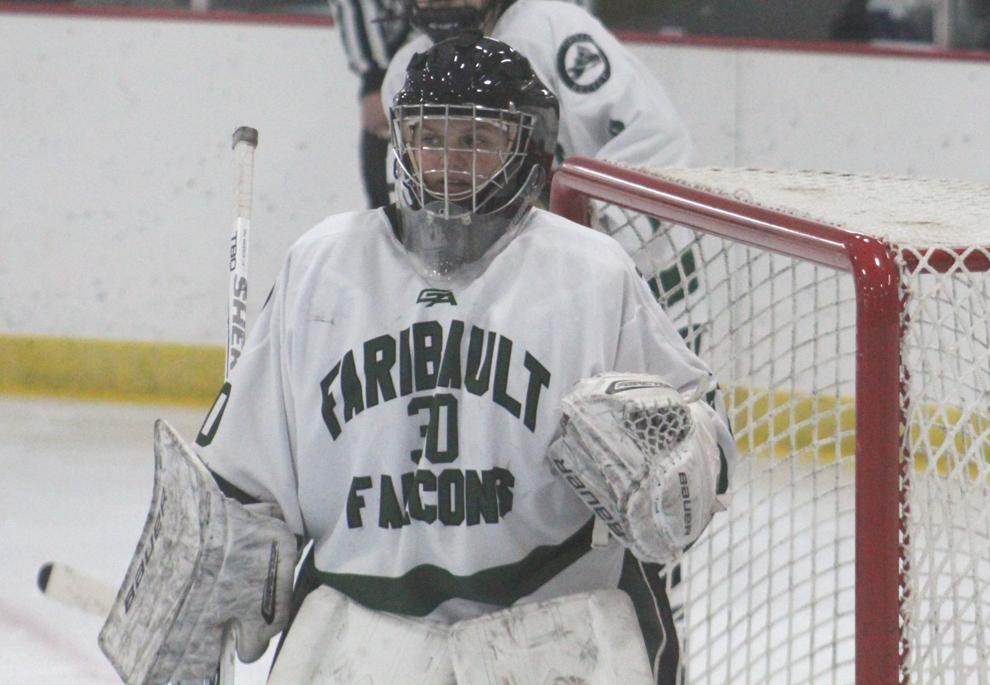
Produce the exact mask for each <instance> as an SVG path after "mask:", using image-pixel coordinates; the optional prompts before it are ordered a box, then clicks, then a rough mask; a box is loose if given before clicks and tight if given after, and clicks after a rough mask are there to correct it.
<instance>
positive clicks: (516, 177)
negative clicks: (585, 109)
mask: <svg viewBox="0 0 990 685" xmlns="http://www.w3.org/2000/svg"><path fill="white" fill-rule="evenodd" d="M558 118H559V106H558V103H557V98H556V96H554V94H553V93H552V92H550V90H549V89H548V88H547V87H546V86H545V85H544V84H543V82H542V81H540V79H539V77H537V75H536V74H535V73H534V71H533V69H532V67H531V66H530V63H529V60H527V59H526V58H525V57H523V56H522V55H521V54H519V53H518V52H516V51H515V50H513V49H512V48H511V47H509V46H508V45H506V44H505V43H501V42H499V41H497V40H493V39H491V38H484V37H482V36H481V34H478V33H466V34H461V35H459V36H456V37H454V38H449V39H447V40H445V41H441V42H440V43H437V44H436V45H434V46H433V47H432V48H430V49H429V50H428V51H426V52H424V53H417V54H416V55H414V56H413V58H412V59H411V60H410V62H409V67H408V69H407V70H406V82H405V85H404V86H403V88H402V90H400V91H399V92H398V93H397V94H396V96H395V98H394V100H393V101H392V107H391V119H392V143H393V146H394V149H395V151H396V156H397V162H398V166H399V169H398V178H399V180H400V181H401V182H402V184H403V186H404V187H405V190H406V191H407V192H408V194H409V196H410V197H409V198H408V199H409V200H410V204H411V205H412V206H423V205H425V204H426V201H427V200H429V199H431V197H430V196H432V199H444V200H450V197H449V194H448V196H447V197H444V198H439V197H438V193H436V192H432V193H431V191H430V189H429V188H428V187H426V184H425V183H424V178H423V171H424V169H423V167H422V164H421V162H422V159H423V157H422V155H423V150H430V151H437V148H429V147H423V146H416V145H415V143H416V141H415V140H411V139H410V137H411V133H410V132H411V130H412V129H414V128H415V127H420V128H422V127H424V125H425V126H427V127H428V126H430V125H432V126H434V127H436V126H438V125H440V124H436V123H434V122H443V126H444V127H445V129H444V130H445V131H446V127H450V126H452V124H450V123H448V122H451V121H455V120H460V121H470V122H473V125H474V126H475V127H477V128H480V127H481V126H482V125H488V126H495V127H501V128H502V129H503V130H506V131H510V132H511V135H510V137H511V141H510V142H511V144H512V149H511V150H507V151H505V155H504V162H505V163H504V165H503V166H502V168H500V169H499V170H498V174H497V175H495V176H494V177H493V178H492V179H491V182H488V179H486V180H485V181H486V182H485V187H484V188H474V189H473V190H475V191H477V192H476V193H474V194H473V196H472V197H471V198H470V200H471V201H470V202H469V203H465V202H463V201H461V200H464V199H467V198H455V201H456V202H458V204H459V205H460V206H461V208H462V209H464V210H466V211H469V212H471V213H473V214H488V213H495V212H504V211H506V210H516V209H518V205H519V204H520V203H521V202H525V201H526V200H530V199H532V197H533V196H535V195H536V194H537V193H538V192H539V190H540V187H541V186H542V185H543V183H545V182H546V179H547V178H549V174H550V166H551V164H552V162H553V155H554V150H555V149H556V145H557V126H558ZM414 148H415V149H414ZM447 150H453V148H444V151H447ZM445 164H446V162H445ZM445 168H446V167H445ZM534 186H535V187H534ZM468 205H470V206H468Z"/></svg>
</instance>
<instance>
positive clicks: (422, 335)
mask: <svg viewBox="0 0 990 685" xmlns="http://www.w3.org/2000/svg"><path fill="white" fill-rule="evenodd" d="M412 336H413V368H414V372H413V376H414V378H415V380H416V390H417V391H421V390H433V388H435V387H437V373H438V372H439V371H440V355H441V354H442V352H443V328H442V327H441V326H440V324H439V323H437V322H436V321H420V322H418V323H414V324H413V327H412Z"/></svg>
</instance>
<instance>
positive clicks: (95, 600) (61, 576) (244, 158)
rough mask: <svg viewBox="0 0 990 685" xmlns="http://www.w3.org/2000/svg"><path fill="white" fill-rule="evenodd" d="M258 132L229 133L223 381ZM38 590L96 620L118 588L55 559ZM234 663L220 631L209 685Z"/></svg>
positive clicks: (238, 338)
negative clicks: (231, 211) (230, 217)
mask: <svg viewBox="0 0 990 685" xmlns="http://www.w3.org/2000/svg"><path fill="white" fill-rule="evenodd" d="M257 145H258V131H257V129H254V128H251V127H249V126H241V127H239V128H238V129H237V130H236V131H234V135H233V148H234V160H235V169H236V172H235V173H236V182H235V188H234V198H235V218H234V223H233V227H232V230H231V235H230V252H229V261H228V269H229V272H230V276H229V281H228V289H227V344H226V355H225V361H224V381H225V382H226V381H227V379H228V378H229V375H230V372H231V370H232V369H233V368H234V366H235V365H236V364H237V360H238V359H239V358H240V354H241V350H242V349H243V346H244V341H245V338H246V334H247V288H248V281H247V260H248V237H249V232H250V225H251V201H252V193H253V185H254V183H253V182H254V150H255V148H256V147H257ZM38 588H39V589H40V590H41V592H42V594H44V595H45V596H47V597H50V598H51V599H54V600H56V601H58V602H61V603H62V604H65V605H67V606H72V607H75V608H77V609H82V610H83V611H86V612H87V613H91V614H94V615H97V616H100V617H101V618H106V616H107V615H108V614H109V613H110V609H111V607H112V606H113V603H114V600H115V598H116V594H117V591H116V589H115V588H114V587H112V586H110V585H109V584H108V583H104V582H103V581H100V580H97V579H95V578H92V577H91V576H88V575H86V574H85V573H82V572H80V571H77V570H75V569H73V568H72V567H71V566H68V565H66V564H62V563H58V562H48V563H46V564H43V565H42V567H41V569H40V570H39V571H38ZM234 661H235V642H234V634H233V631H231V630H229V629H228V630H226V631H225V632H224V643H223V649H222V651H221V656H220V663H219V664H218V666H217V673H216V675H214V677H213V678H211V679H208V680H204V681H203V683H204V685H205V684H210V685H233V682H234V680H233V678H234V676H233V673H234Z"/></svg>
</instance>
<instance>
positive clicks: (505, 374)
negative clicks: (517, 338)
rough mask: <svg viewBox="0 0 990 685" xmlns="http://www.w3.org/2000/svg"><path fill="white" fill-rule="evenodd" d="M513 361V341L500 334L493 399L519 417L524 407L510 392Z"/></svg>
mask: <svg viewBox="0 0 990 685" xmlns="http://www.w3.org/2000/svg"><path fill="white" fill-rule="evenodd" d="M511 363H512V341H511V340H509V339H508V338H506V337H505V336H504V335H500V336H498V360H497V361H496V362H495V388H494V389H493V390H492V399H494V400H495V404H497V405H499V406H500V407H502V408H504V409H505V410H506V411H507V412H509V413H510V414H512V415H513V416H515V417H516V418H517V419H518V418H519V412H520V411H521V409H522V407H521V406H520V405H519V400H517V399H516V398H514V397H513V396H512V395H510V394H509V389H508V385H509V368H510V364H511Z"/></svg>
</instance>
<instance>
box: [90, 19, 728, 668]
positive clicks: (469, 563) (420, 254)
mask: <svg viewBox="0 0 990 685" xmlns="http://www.w3.org/2000/svg"><path fill="white" fill-rule="evenodd" d="M558 117H559V112H558V105H557V100H556V98H555V97H554V96H553V94H552V93H551V92H550V91H549V90H547V88H546V87H545V86H544V85H543V83H542V82H541V81H540V79H539V78H538V77H537V76H536V74H535V73H534V72H533V69H532V68H531V66H530V64H529V62H528V61H527V60H526V59H525V58H524V57H523V56H521V55H520V54H518V53H516V52H515V51H514V50H512V49H511V48H509V47H508V46H507V45H505V44H503V43H500V42H498V41H495V40H492V39H487V38H482V37H481V36H480V35H475V34H466V35H461V36H459V37H455V38H451V39H448V40H445V41H442V42H440V43H437V44H436V45H434V46H433V47H431V48H430V49H429V50H428V51H426V52H425V53H420V54H418V55H416V56H415V57H414V58H413V59H412V61H411V62H410V64H409V68H408V71H407V76H406V82H405V85H404V87H403V88H402V90H401V91H400V92H399V93H398V95H397V96H396V97H395V100H394V101H393V106H392V109H391V126H392V142H393V145H394V146H395V150H396V153H397V158H398V178H399V180H400V183H401V193H400V198H399V200H398V202H397V203H396V204H395V205H391V206H389V207H387V208H384V209H380V210H369V211H361V212H354V213H349V214H343V215H338V216H332V217H330V218H328V219H326V220H324V221H323V222H322V223H321V224H319V225H318V226H316V227H315V228H314V229H312V230H311V231H309V232H308V233H306V234H305V235H304V236H303V237H301V238H300V239H299V240H298V242H297V243H296V244H295V245H294V246H293V247H292V248H291V249H290V251H289V254H288V256H287V258H286V260H285V263H284V266H283V268H282V270H281V272H280V274H279V277H278V279H277V282H276V284H275V287H274V289H273V291H272V294H271V296H270V298H269V300H268V302H267V304H266V305H265V307H264V309H263V310H262V313H261V315H260V318H259V321H258V322H257V324H256V325H255V326H254V329H253V330H252V331H251V333H250V334H249V336H248V339H247V342H246V344H245V347H244V351H243V353H242V355H241V358H240V360H239V362H238V364H237V366H236V368H235V369H234V370H233V372H232V374H231V376H230V382H229V385H227V386H225V388H224V391H223V393H222V394H221V398H220V401H218V403H217V405H216V406H215V408H214V410H213V411H211V412H210V418H209V419H208V420H207V422H206V423H205V424H204V426H203V427H202V429H201V432H200V434H199V436H198V437H197V439H196V445H195V446H194V447H193V448H186V447H184V446H182V444H181V441H178V439H177V438H176V437H175V436H174V434H172V433H171V432H170V431H168V430H167V428H166V427H164V426H162V427H160V430H159V432H160V440H159V442H160V443H161V444H167V445H168V449H166V450H160V451H161V452H162V455H161V457H162V459H163V460H164V461H166V462H169V461H170V462H171V463H172V466H171V467H170V468H171V472H172V473H173V474H177V475H174V479H176V480H174V483H173V484H172V485H170V486H168V487H163V488H161V491H162V493H163V495H162V497H161V498H160V499H159V500H156V501H155V502H153V506H152V512H151V515H150V517H149V521H148V527H146V530H145V535H144V536H143V538H142V542H141V545H140V546H139V549H138V552H137V555H136V557H135V560H134V562H133V563H132V567H131V572H130V573H129V575H128V580H127V581H125V588H122V591H121V594H120V595H119V596H118V602H117V606H115V608H114V611H113V613H112V614H111V616H110V619H109V620H108V622H107V626H106V627H105V629H104V632H103V636H102V644H103V647H104V649H105V651H106V652H107V653H108V655H110V657H111V659H112V660H113V663H114V664H115V666H117V668H118V671H119V672H120V673H121V675H122V676H123V678H124V680H125V681H126V682H128V683H156V682H167V681H169V680H172V681H175V680H179V679H189V678H202V677H209V676H210V675H211V674H212V672H213V668H214V666H215V660H216V659H218V658H219V653H220V647H219V645H220V642H221V636H222V634H223V633H224V631H225V630H231V629H232V630H233V631H234V632H235V633H236V636H237V649H238V654H239V656H240V657H241V658H242V659H245V660H251V659H254V658H257V657H258V656H259V655H260V654H261V653H262V652H263V651H264V647H265V645H266V644H267V643H268V641H269V640H270V638H271V637H273V636H275V635H276V634H277V633H279V632H282V634H283V637H282V638H281V639H282V643H281V647H280V650H279V653H278V656H277V658H276V660H275V663H274V666H273V669H272V672H271V676H270V679H269V682H270V683H273V684H275V685H279V684H286V683H293V684H298V683H315V684H323V683H341V684H343V683H351V684H352V683H455V682H456V683H554V682H559V683H602V684H604V683H619V682H621V683H674V682H675V679H676V678H677V673H678V641H677V637H676V635H675V632H674V625H673V622H672V619H671V615H670V610H669V606H668V603H667V600H666V597H665V588H664V575H665V574H664V568H665V567H666V566H668V565H669V564H671V563H672V562H674V561H676V560H677V559H678V558H679V556H680V555H681V554H682V553H683V551H684V549H685V548H686V547H688V546H689V545H691V543H692V542H693V541H694V540H696V539H697V537H698V536H699V535H701V534H702V531H703V530H704V529H705V527H706V525H707V523H708V522H709V520H710V519H711V517H712V516H713V515H714V514H715V513H716V512H717V511H718V509H719V506H720V505H719V498H720V496H722V495H723V494H724V493H725V491H726V489H727V485H728V481H729V477H730V473H731V467H732V464H733V461H734V459H735V447H734V444H733V441H732V437H731V435H730V433H729V430H728V428H727V424H726V421H725V417H724V412H723V411H722V409H721V406H720V402H721V400H720V395H719V393H718V389H717V386H716V383H715V379H714V378H712V375H711V373H710V372H709V370H708V369H707V367H706V366H705V365H704V363H703V362H702V361H701V360H700V359H698V358H697V357H696V356H695V355H694V354H693V353H692V352H691V351H690V350H689V349H688V348H687V346H686V345H685V344H684V342H683V340H682V339H681V338H680V336H679V335H678V333H677V332H676V330H675V329H674V327H673V325H672V324H671V323H670V321H669V320H668V319H667V317H666V315H665V314H664V312H663V311H662V310H661V308H660V307H659V305H658V304H657V303H656V301H655V299H654V298H653V295H652V294H651V292H650V290H649V288H648V287H647V285H646V284H645V283H644V282H643V280H642V278H641V277H640V276H639V275H638V273H637V272H636V269H635V267H634V265H633V263H632V262H631V260H630V259H629V257H628V256H627V255H626V254H625V252H624V251H623V250H622V248H621V246H619V245H618V244H617V243H616V242H615V241H613V240H612V239H610V238H608V237H606V236H603V235H601V234H599V233H596V232H595V231H591V230H589V229H587V228H585V227H582V226H579V225H577V224H572V223H570V222H569V221H566V220H564V219H562V218H560V217H557V216H555V215H552V214H550V213H548V212H546V211H544V210H543V209H541V208H539V207H538V206H537V204H538V198H539V197H540V194H541V190H542V189H543V187H544V185H545V184H546V183H547V179H548V175H549V169H550V164H551V161H552V159H553V152H554V149H555V147H556V142H557V128H558ZM207 475H208V476H209V477H207ZM159 490H160V488H157V487H156V495H157V493H158V492H159ZM159 512H160V514H161V515H160V516H159ZM159 520H160V523H159ZM175 538H180V540H176V539H175ZM297 541H299V542H300V543H301V544H305V545H307V546H308V549H307V551H306V552H305V555H304V557H303V559H302V561H301V565H300V567H299V568H298V570H297V571H298V577H297V578H296V581H295V587H294V590H293V591H292V597H291V599H290V596H289V589H288V585H287V582H286V581H287V579H288V578H289V577H290V576H291V572H292V567H293V565H294V564H295V562H296V549H297V547H296V544H297ZM166 552H167V553H168V554H167V555H166V554H165V553H166ZM163 564H166V566H163ZM128 583H129V584H130V585H128ZM163 587H164V588H169V589H166V590H165V591H162V590H161V588H163ZM146 597H147V598H152V599H153V600H154V601H151V600H150V599H149V600H146V599H145V598H146ZM128 598H130V599H128ZM128 602H130V605H129V606H128ZM135 611H138V612H146V613H145V614H142V615H144V616H145V618H143V619H141V620H140V621H137V620H136V619H135V620H132V619H131V618H129V614H130V613H131V612H135ZM137 623H141V624H142V625H149V626H153V627H151V628H148V629H142V630H140V631H138V632H129V631H131V630H134V626H135V625H136V624H137Z"/></svg>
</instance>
